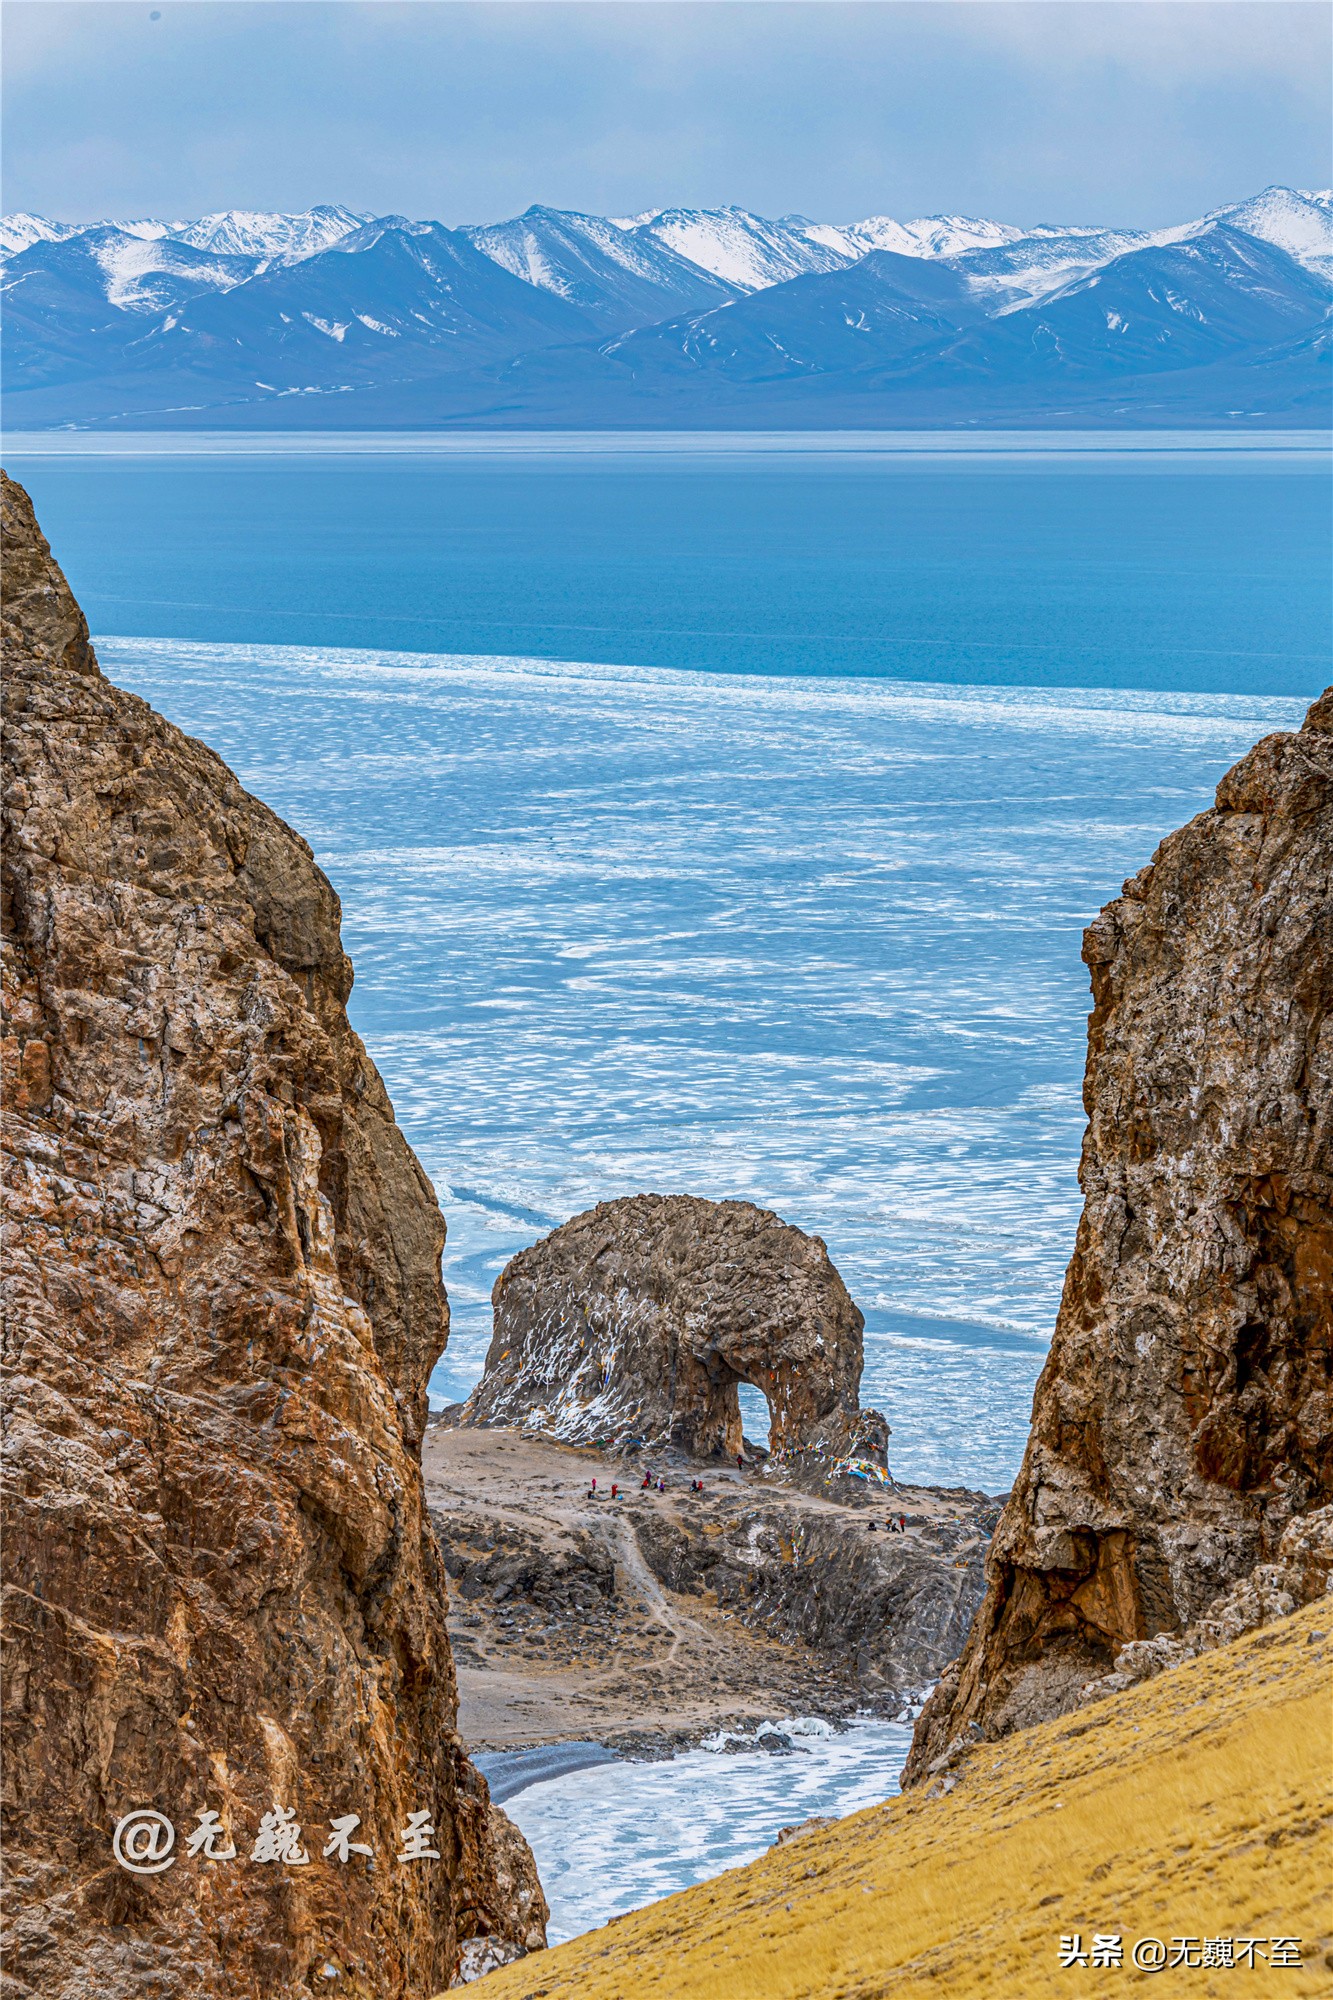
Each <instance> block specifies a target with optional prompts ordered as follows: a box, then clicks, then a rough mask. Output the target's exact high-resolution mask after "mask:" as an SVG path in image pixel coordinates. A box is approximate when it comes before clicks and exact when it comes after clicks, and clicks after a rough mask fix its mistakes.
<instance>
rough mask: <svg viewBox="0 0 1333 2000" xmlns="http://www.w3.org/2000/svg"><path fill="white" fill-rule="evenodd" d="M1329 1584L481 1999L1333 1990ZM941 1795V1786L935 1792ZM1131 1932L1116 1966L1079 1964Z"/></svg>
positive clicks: (566, 1948) (525, 1965)
mask: <svg viewBox="0 0 1333 2000" xmlns="http://www.w3.org/2000/svg"><path fill="white" fill-rule="evenodd" d="M1331 1657H1333V1603H1330V1602H1328V1601H1325V1602H1324V1603H1322V1604H1315V1605H1311V1606H1309V1607H1307V1609H1306V1610H1304V1611H1301V1612H1298V1613H1297V1614H1296V1615H1295V1616H1294V1617H1292V1618H1288V1619H1284V1620H1282V1621H1280V1622H1279V1623H1278V1624H1276V1625H1271V1626H1269V1627H1267V1628H1266V1629H1264V1630H1261V1631H1258V1632H1252V1633H1250V1634H1248V1635H1247V1636H1246V1637H1245V1638H1243V1639H1240V1640H1237V1641H1236V1643H1235V1644H1234V1645H1231V1646H1227V1647H1224V1648H1220V1649H1219V1650H1218V1651H1217V1652H1214V1653H1209V1654H1206V1655H1205V1656H1204V1657H1203V1658H1202V1659H1199V1660H1194V1661H1191V1662H1189V1663H1188V1664H1187V1665H1186V1666H1183V1667H1179V1668H1176V1669H1175V1670H1174V1671H1173V1672H1171V1673H1168V1674H1163V1675H1162V1676H1160V1677H1159V1678H1158V1679H1157V1680H1154V1681H1149V1682H1148V1683H1146V1684H1145V1685H1144V1686H1142V1687H1139V1688H1136V1689H1132V1690H1130V1691H1128V1692H1127V1693H1125V1694H1122V1695H1119V1696H1116V1697H1114V1698H1113V1699H1111V1700H1109V1701H1103V1702H1100V1703H1097V1704H1096V1705H1094V1706H1093V1707H1091V1708H1088V1709H1084V1710H1082V1711H1080V1712H1079V1713H1078V1714H1076V1715H1072V1716H1065V1717H1063V1718H1061V1719H1060V1720H1058V1721H1056V1722H1052V1723H1047V1724H1045V1725H1044V1726H1043V1727H1042V1728H1040V1729H1034V1730H1029V1731H1028V1732H1027V1733H1026V1734H1023V1735H1021V1736H1013V1737H1009V1738H1008V1739H1006V1741H1004V1742H1003V1743H1000V1744H988V1745H984V1746H982V1747H981V1748H979V1749H977V1750H976V1751H974V1752H973V1753H972V1754H971V1756H969V1757H968V1758H967V1759H966V1760H965V1762H964V1763H963V1764H962V1765H961V1766H960V1767H959V1769H958V1771H957V1774H956V1779H955V1784H954V1787H953V1789H952V1791H950V1792H949V1793H948V1794H944V1793H942V1792H941V1791H940V1790H939V1787H938V1783H936V1784H934V1785H932V1786H931V1787H930V1789H929V1791H927V1789H926V1788H921V1789H918V1790H917V1791H914V1792H912V1793H909V1794H908V1795H907V1796H906V1797H905V1798H902V1799H893V1800H890V1801H889V1802H888V1803H887V1804H886V1805H883V1806H875V1807H872V1808H871V1809H870V1810H869V1811H867V1812H862V1813H858V1814H856V1815H855V1816H854V1817H853V1818H851V1819H846V1820H843V1821H841V1822H840V1823H839V1824H838V1825H837V1826H836V1827H832V1828H829V1829H828V1830H827V1831H825V1832H822V1833H813V1834H809V1835H806V1836H803V1837H802V1838H800V1839H798V1840H795V1841H792V1842H790V1843H789V1844H788V1845H787V1846H785V1847H782V1848H778V1849H776V1850H774V1851H773V1852H771V1853H769V1854H767V1855H765V1856H764V1857H763V1858H761V1859H760V1860H758V1861H756V1862H754V1863H752V1864H751V1865H750V1866H749V1867H747V1868H738V1869H734V1870H732V1871H731V1873H729V1874H726V1875H722V1876H719V1877H717V1878H716V1879H715V1880H714V1881H711V1882H707V1883H703V1884H701V1885H700V1886H699V1887H698V1888H697V1889H690V1890H686V1891H685V1892H684V1893H683V1894H681V1895H679V1896H672V1897H670V1898H669V1899H668V1900H667V1901H665V1902H661V1903H656V1904H653V1905H651V1906H650V1907H649V1908H648V1909H645V1910H639V1911H636V1912H634V1914H633V1915H631V1916H628V1917H622V1918H619V1919H617V1920H616V1921H615V1922H613V1923H611V1924H609V1925H607V1926H606V1927H605V1928H604V1929H602V1930H598V1931H592V1932H589V1933H588V1934H587V1935H586V1936H584V1937H582V1938H576V1939H574V1940H573V1942H572V1943H570V1944H567V1945H562V1946H560V1947H559V1948H558V1949H556V1950H554V1951H550V1952H542V1953H539V1954H537V1955H535V1956H533V1957H531V1958H528V1959H525V1960H522V1961H521V1962H520V1963H519V1964H517V1965H513V1966H510V1967H507V1968H506V1969H505V1970H504V1971H502V1972H498V1973H493V1974H492V1975H491V1976H490V1977H489V1978H487V1979H486V1980H485V1981H484V1982H483V1983H482V1984H481V1985H480V1986H479V1987H478V1989H477V1990H478V1994H479V1996H480V1995H481V1994H482V1993H484V1994H485V1997H486V2000H564V1996H569V1997H570V2000H875V1996H878V1995H881V1994H882V1995H891V1996H893V2000H899V1996H901V2000H909V1996H916V1995H923V1996H924V1995H926V1994H930V1995H932V1996H935V2000H955V1997H956V1996H959V1997H960V2000H966V1996H971V1995H974V1994H975V1995H983V1996H994V2000H1039V1996H1040V2000H1045V1996H1047V1995H1049V1996H1051V2000H1056V1996H1061V2000H1073V1996H1076V1995H1084V1996H1102V1995H1105V1996H1112V1995H1117V1994H1128V1993H1133V1992H1137V1991H1142V1990H1143V1989H1145V1988H1146V1989H1149V1990H1151V1991H1152V1992H1154V1993H1156V1994H1158V1995H1172V1996H1174V1995H1176V1994H1179V1995H1182V1996H1185V1995H1188V1996H1190V2000H1211V1996H1213V1995H1216V1996H1218V2000H1239V1996H1243V1995H1245V1994H1251V1995H1261V1994H1262V1995H1267V1994H1270V1993H1281V1994H1289V1995H1291V1996H1292V2000H1295V1996H1297V1995H1302V1996H1304V1995H1315V1994H1318V1995H1321V1996H1325V2000H1327V1996H1328V1995H1330V1994H1333V1909H1330V1900H1331V1892H1330V1883H1333V1851H1331V1850H1333V1840H1331V1838H1330V1835H1331V1831H1333V1802H1331V1801H1330V1796H1329V1786H1330V1764H1331V1761H1333V1744H1331V1732H1330V1702H1329V1695H1330V1680H1331V1678H1333V1676H1331V1674H1330V1658H1331ZM932 1793H933V1795H931V1794H932ZM1074 1931H1078V1932H1081V1933H1082V1935H1083V1940H1084V1943H1085V1945H1087V1944H1088V1943H1090V1941H1091V1937H1092V1934H1093V1933H1094V1932H1119V1933H1121V1934H1122V1936H1123V1937H1124V1939H1125V1943H1126V1950H1125V1957H1126V1964H1125V1966H1124V1967H1123V1969H1120V1970H1102V1971H1096V1970H1093V1969H1092V1968H1091V1967H1084V1968H1078V1969H1076V1970H1061V1969H1060V1966H1059V1962H1058V1941H1059V1938H1060V1936H1061V1934H1062V1933H1067V1932H1074ZM1191 1936H1192V1937H1199V1938H1205V1937H1206V1938H1216V1937H1230V1938H1238V1937H1249V1938H1262V1939H1265V1940H1266V1939H1269V1938H1273V1937H1299V1938H1300V1939H1301V1940H1302V1949H1303V1955H1302V1957H1301V1961H1300V1964H1299V1965H1298V1966H1296V1967H1295V1968H1293V1969H1281V1970H1279V1969H1278V1968H1276V1967H1271V1966H1264V1965H1262V1964H1261V1966H1260V1968H1259V1969H1257V1970H1255V1971H1247V1970H1245V1969H1243V1968H1242V1967H1240V1966H1237V1967H1236V1968H1235V1969H1234V1970H1226V1969H1219V1970H1217V1971H1212V1970H1207V1969H1203V1968H1197V1969H1192V1970H1188V1971H1187V1970H1184V1969H1183V1968H1182V1969H1179V1970H1171V1969H1167V1970H1164V1971H1162V1972H1160V1973H1157V1974H1150V1973H1147V1972H1140V1971H1135V1970H1133V1969H1132V1968H1131V1966H1130V1965H1129V1963H1128V1959H1129V1951H1130V1947H1131V1946H1132V1944H1133V1943H1134V1942H1135V1941H1136V1940H1137V1939H1139V1938H1142V1937H1157V1938H1161V1939H1163V1940H1165V1941H1166V1942H1167V1943H1168V1944H1169V1942H1170V1940H1171V1939H1172V1938H1174V1937H1191Z"/></svg>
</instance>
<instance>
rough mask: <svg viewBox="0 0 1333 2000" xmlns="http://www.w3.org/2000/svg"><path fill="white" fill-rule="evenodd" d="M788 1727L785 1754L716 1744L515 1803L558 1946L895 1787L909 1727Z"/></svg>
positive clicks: (620, 1767)
mask: <svg viewBox="0 0 1333 2000" xmlns="http://www.w3.org/2000/svg"><path fill="white" fill-rule="evenodd" d="M765 1727H767V1725H765ZM781 1727H782V1733H783V1734H784V1735H786V1736H788V1737H789V1738H790V1739H791V1741H792V1743H793V1746H794V1747H793V1750H792V1752H791V1753H790V1754H787V1755H784V1756H771V1755H764V1754H762V1753H755V1752H753V1751H750V1752H748V1753H742V1754H740V1755H735V1754H728V1753H727V1752H726V1750H725V1749H724V1748H723V1742H724V1739H721V1738H715V1739H714V1740H713V1743H712V1745H711V1746H709V1747H705V1748H703V1749H699V1750H691V1751H689V1752H687V1754H686V1755H685V1756H683V1757H673V1758H672V1759H671V1761H670V1762H669V1763H662V1764H629V1763H613V1764H603V1765H600V1766H598V1767H597V1768H595V1769H583V1770H578V1771H573V1772H570V1773H568V1774H566V1775H564V1776H561V1777H557V1778H553V1779H551V1780H549V1781H548V1782H546V1783H537V1784H534V1785H530V1786H528V1787H526V1788H525V1789H524V1790H522V1791H520V1792H518V1793H517V1794H515V1795H513V1796H511V1797H509V1798H508V1799H507V1800H506V1801H505V1811H506V1812H507V1813H508V1814H509V1817H510V1818H511V1819H512V1820H514V1821H515V1822H516V1824H517V1825H518V1826H519V1827H521V1829H522V1830H523V1832H524V1833H525V1834H526V1835H527V1838H528V1840H529V1841H530V1842H531V1844H532V1851H533V1853H534V1854H535V1855H536V1858H537V1872H538V1874H539V1875H540V1876H541V1880H542V1887H543V1888H544V1889H545V1891H546V1898H547V1901H548V1902H549V1903H550V1905H551V1924H550V1941H551V1943H552V1944H563V1943H564V1941H565V1939H566V1938H571V1937H577V1936H578V1935H579V1933H580V1932H581V1931H588V1930H592V1929H594V1928H595V1927H596V1926H597V1925H598V1924H604V1923H606V1922H607V1921H608V1920H609V1919H610V1918H611V1917H615V1916H619V1915H621V1914H622V1912H624V1911H626V1910H635V1909H639V1908H641V1907H642V1905H643V1904H645V1903H655V1902H657V1901H658V1900H659V1898H661V1897H663V1896H671V1895H674V1894H675V1892H676V1891H677V1890H678V1889H686V1888H689V1886H690V1885H691V1883H694V1882H703V1881H706V1880H707V1878H708V1877H709V1876H710V1875H719V1874H721V1872H722V1870H723V1869H724V1868H739V1867H740V1866H741V1865H742V1863H744V1862H746V1861H753V1860H754V1859H755V1858H756V1857H757V1856H758V1855H760V1854H762V1853H764V1851H765V1849H766V1848H769V1847H771V1846H772V1844H773V1841H774V1840H775V1839H776V1837H777V1833H778V1829H779V1828H780V1827H783V1826H793V1825H795V1824H797V1823H798V1822H799V1821H801V1820H804V1819H811V1818H813V1817H814V1816H815V1815H816V1814H819V1815H821V1816H822V1815H827V1816H829V1817H831V1818H835V1819H842V1818H845V1817H846V1815H847V1814H848V1813H853V1812H859V1811H860V1810H861V1808H862V1807H863V1806H872V1805H878V1804H879V1802H880V1801H881V1800H882V1799H887V1798H891V1797H892V1796H893V1794H894V1793H895V1792H896V1791H897V1790H898V1773H899V1771H900V1770H901V1769H902V1766H903V1764H904V1762H905V1761H906V1757H907V1752H908V1748H909V1746H910V1744H911V1740H912V1731H911V1727H910V1725H909V1724H906V1723H900V1722H873V1721H865V1722H857V1723H854V1724H853V1725H852V1727H851V1728H850V1729H848V1730H845V1731H843V1732H840V1733H839V1732H835V1731H834V1730H832V1729H831V1728H830V1726H829V1724H828V1723H826V1722H822V1721H819V1720H817V1719H815V1718H806V1719H804V1720H798V1721H796V1722H785V1723H783V1724H782V1726H781ZM481 1761H482V1764H483V1766H485V1765H486V1764H487V1763H488V1761H489V1762H492V1763H494V1762H497V1761H499V1760H496V1759H490V1760H488V1759H486V1758H483V1759H482V1760H481Z"/></svg>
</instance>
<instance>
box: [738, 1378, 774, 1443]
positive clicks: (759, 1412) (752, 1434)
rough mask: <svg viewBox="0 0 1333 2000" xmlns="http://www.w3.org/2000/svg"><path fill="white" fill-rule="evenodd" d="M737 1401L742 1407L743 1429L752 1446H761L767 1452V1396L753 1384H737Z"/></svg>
mask: <svg viewBox="0 0 1333 2000" xmlns="http://www.w3.org/2000/svg"><path fill="white" fill-rule="evenodd" d="M736 1400H737V1402H738V1403H739V1404H740V1406H741V1429H742V1430H743V1431H744V1433H745V1435H746V1437H747V1438H748V1439H749V1440H750V1443H751V1444H761V1445H762V1446H763V1447H764V1449H765V1451H767V1450H768V1433H769V1410H768V1398H767V1396H765V1394H764V1392H763V1390H762V1389H756V1388H755V1386H754V1384H753V1383H752V1382H737V1384H736Z"/></svg>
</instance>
